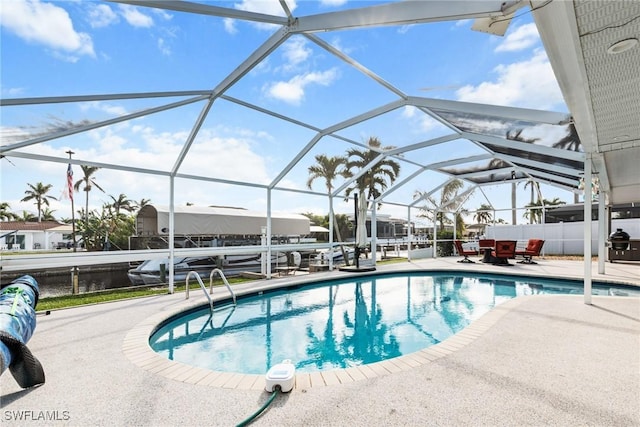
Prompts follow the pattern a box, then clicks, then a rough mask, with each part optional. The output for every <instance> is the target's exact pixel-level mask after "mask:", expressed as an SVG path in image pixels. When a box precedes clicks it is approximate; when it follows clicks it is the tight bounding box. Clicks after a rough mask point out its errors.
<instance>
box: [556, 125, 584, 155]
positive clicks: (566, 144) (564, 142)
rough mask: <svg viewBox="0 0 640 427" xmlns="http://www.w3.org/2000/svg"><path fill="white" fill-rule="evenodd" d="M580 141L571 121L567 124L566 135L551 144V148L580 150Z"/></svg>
mask: <svg viewBox="0 0 640 427" xmlns="http://www.w3.org/2000/svg"><path fill="white" fill-rule="evenodd" d="M581 146H582V142H581V141H580V137H579V136H578V131H577V130H576V127H575V125H574V124H573V123H570V124H569V127H568V129H567V135H566V136H565V137H564V138H562V139H561V140H559V141H558V142H556V143H554V144H553V148H564V149H565V150H571V151H580V147H581Z"/></svg>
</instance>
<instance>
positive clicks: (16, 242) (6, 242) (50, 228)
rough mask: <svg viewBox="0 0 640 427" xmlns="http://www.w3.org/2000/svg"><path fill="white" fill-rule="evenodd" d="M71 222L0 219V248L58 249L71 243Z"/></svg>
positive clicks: (4, 249)
mask: <svg viewBox="0 0 640 427" xmlns="http://www.w3.org/2000/svg"><path fill="white" fill-rule="evenodd" d="M72 233H73V229H72V226H71V224H63V223H60V222H58V221H41V222H28V221H0V250H3V251H6V250H38V249H60V248H66V247H67V246H68V245H71V244H72V241H73V238H72Z"/></svg>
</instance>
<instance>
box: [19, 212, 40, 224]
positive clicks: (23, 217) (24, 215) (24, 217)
mask: <svg viewBox="0 0 640 427" xmlns="http://www.w3.org/2000/svg"><path fill="white" fill-rule="evenodd" d="M13 219H15V220H16V221H23V222H32V221H33V220H35V219H37V217H36V216H35V215H34V214H32V213H31V212H27V211H22V215H15V216H14V217H13Z"/></svg>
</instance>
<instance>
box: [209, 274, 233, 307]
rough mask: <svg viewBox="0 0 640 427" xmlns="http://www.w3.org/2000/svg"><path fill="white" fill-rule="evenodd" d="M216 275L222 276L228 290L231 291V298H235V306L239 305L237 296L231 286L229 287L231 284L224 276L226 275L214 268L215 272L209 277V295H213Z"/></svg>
mask: <svg viewBox="0 0 640 427" xmlns="http://www.w3.org/2000/svg"><path fill="white" fill-rule="evenodd" d="M215 273H218V275H219V276H220V278H221V279H222V281H223V282H224V284H225V285H226V286H227V289H228V290H229V293H230V294H231V298H233V305H237V303H236V294H235V292H233V290H232V289H231V286H230V285H229V282H228V281H227V278H226V277H225V276H224V273H223V272H222V270H221V269H219V268H214V269H213V270H211V274H210V275H209V293H210V294H211V295H213V275H214V274H215ZM205 292H206V291H205Z"/></svg>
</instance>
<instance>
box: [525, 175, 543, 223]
mask: <svg viewBox="0 0 640 427" xmlns="http://www.w3.org/2000/svg"><path fill="white" fill-rule="evenodd" d="M527 186H530V187H531V199H530V201H529V205H527V206H533V205H534V193H535V192H536V190H537V191H538V194H540V183H539V182H538V181H534V180H533V179H529V180H528V181H527V182H525V184H524V188H525V189H526V188H527ZM538 200H540V198H539V197H538ZM533 219H534V218H533V215H531V216H530V217H529V224H533Z"/></svg>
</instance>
